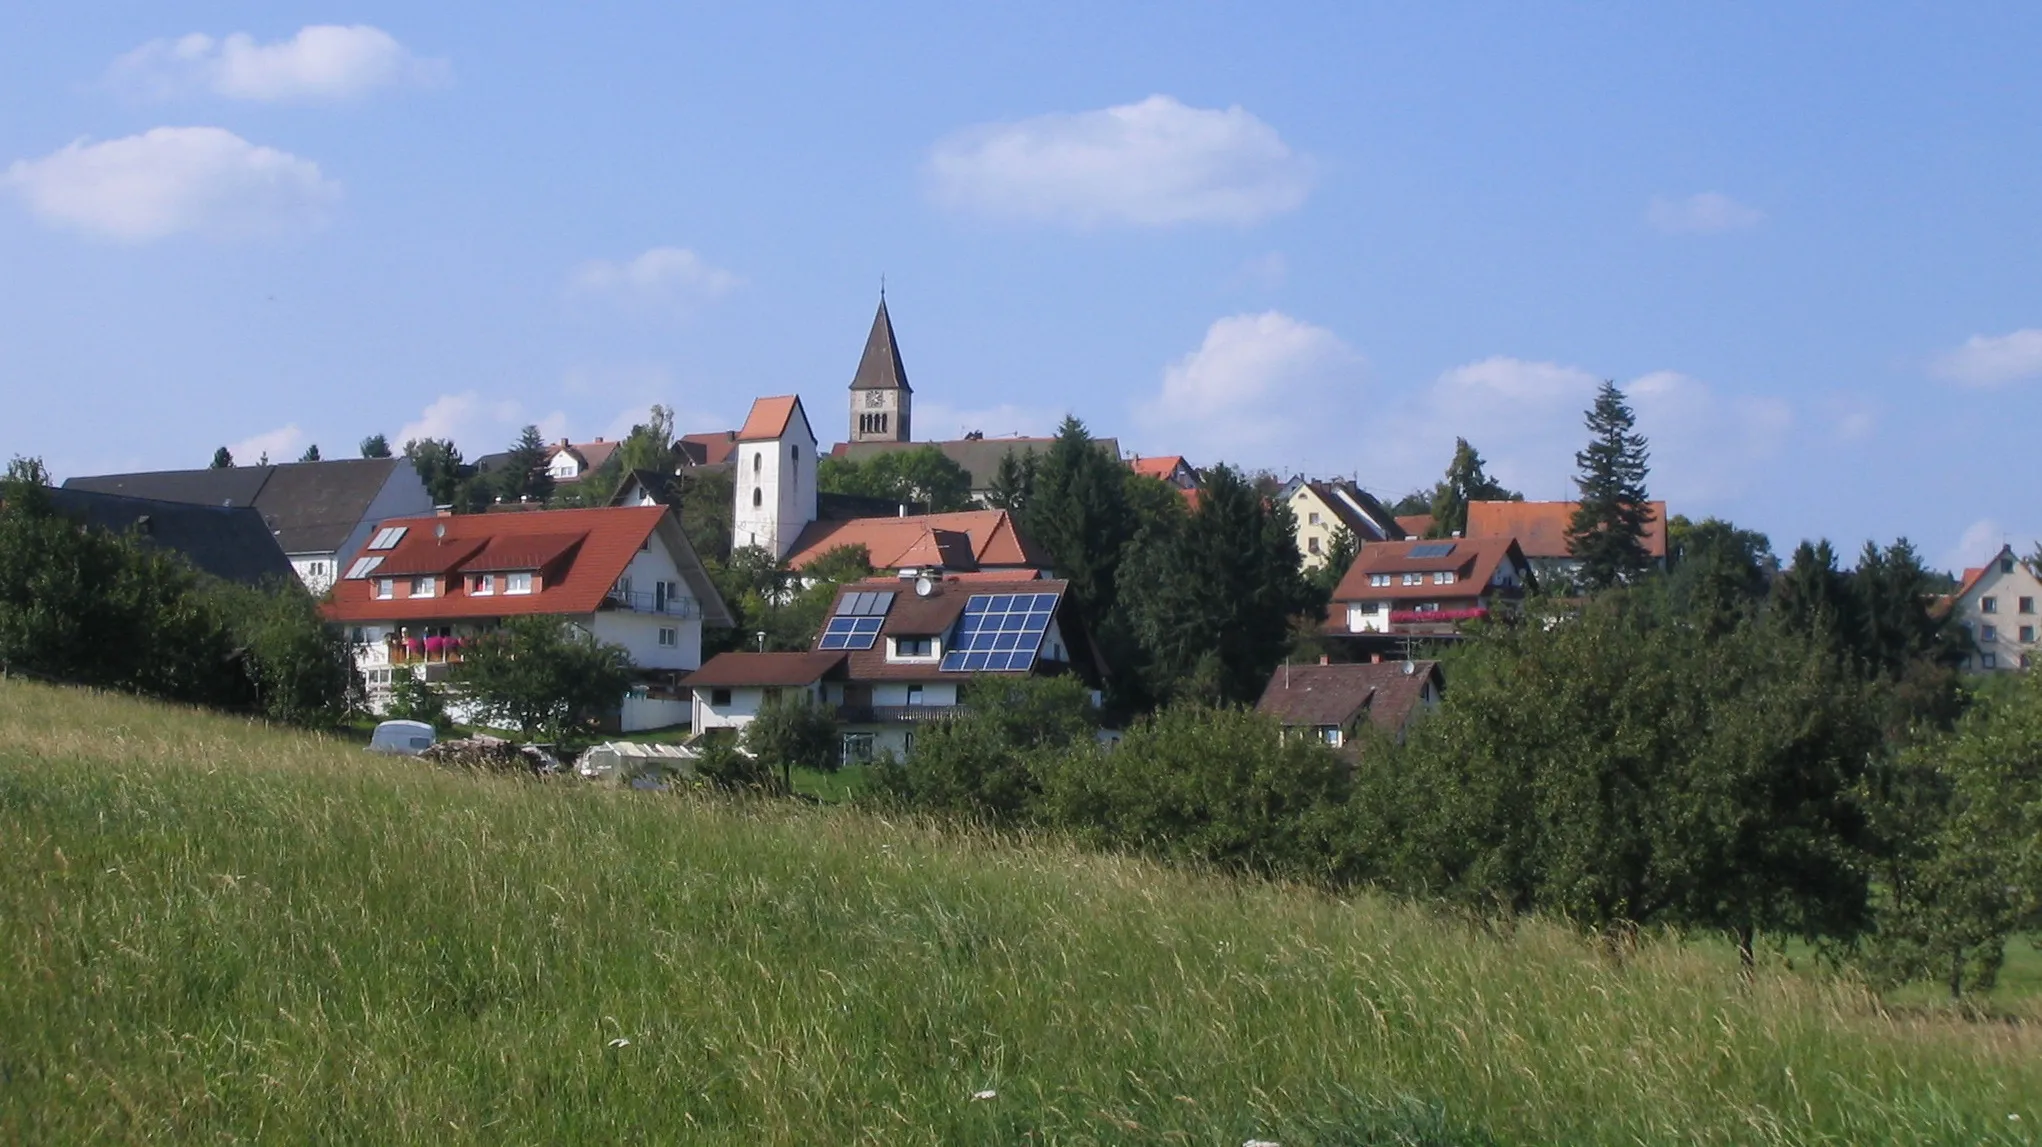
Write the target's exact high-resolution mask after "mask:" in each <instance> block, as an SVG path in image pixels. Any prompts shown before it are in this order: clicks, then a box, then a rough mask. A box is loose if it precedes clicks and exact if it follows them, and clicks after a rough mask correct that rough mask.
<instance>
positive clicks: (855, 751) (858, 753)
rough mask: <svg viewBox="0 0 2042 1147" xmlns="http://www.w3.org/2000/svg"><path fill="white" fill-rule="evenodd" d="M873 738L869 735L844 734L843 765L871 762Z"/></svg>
mask: <svg viewBox="0 0 2042 1147" xmlns="http://www.w3.org/2000/svg"><path fill="white" fill-rule="evenodd" d="M872 752H873V736H872V734H870V733H845V734H844V749H843V757H842V759H843V763H844V764H847V765H862V764H865V763H867V762H869V761H871V760H872Z"/></svg>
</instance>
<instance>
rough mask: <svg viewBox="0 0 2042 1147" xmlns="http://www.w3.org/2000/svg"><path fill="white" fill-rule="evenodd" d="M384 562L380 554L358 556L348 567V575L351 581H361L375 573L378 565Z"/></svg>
mask: <svg viewBox="0 0 2042 1147" xmlns="http://www.w3.org/2000/svg"><path fill="white" fill-rule="evenodd" d="M382 564H383V559H382V557H381V556H380V555H378V556H376V557H367V558H356V559H355V564H353V565H351V566H349V567H348V568H347V576H348V578H349V580H351V581H360V580H361V579H363V578H365V577H367V576H369V575H370V574H372V573H374V572H375V571H376V567H377V566H379V565H382Z"/></svg>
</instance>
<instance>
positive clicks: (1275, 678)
mask: <svg viewBox="0 0 2042 1147" xmlns="http://www.w3.org/2000/svg"><path fill="white" fill-rule="evenodd" d="M1443 684H1444V679H1443V677H1442V676H1441V674H1440V670H1439V662H1437V661H1379V662H1366V663H1359V664H1345V665H1286V666H1280V667H1278V668H1277V670H1276V671H1275V672H1274V673H1272V674H1270V677H1269V684H1268V685H1267V686H1266V687H1265V688H1264V689H1263V690H1262V697H1261V699H1260V700H1258V701H1257V702H1256V703H1255V711H1256V712H1258V713H1263V714H1266V715H1268V716H1270V717H1273V718H1275V719H1276V720H1277V721H1278V722H1279V723H1281V724H1283V725H1286V726H1289V727H1292V728H1320V727H1324V726H1328V725H1330V726H1334V727H1336V728H1342V729H1344V728H1346V727H1348V726H1349V725H1350V724H1352V723H1353V722H1354V721H1355V720H1356V718H1358V717H1359V716H1361V715H1362V714H1363V713H1364V712H1366V713H1367V715H1368V719H1369V721H1370V723H1372V724H1374V725H1375V726H1377V727H1378V728H1381V729H1383V730H1384V731H1386V732H1391V733H1395V732H1398V731H1400V730H1401V729H1402V728H1403V727H1404V725H1405V723H1406V722H1407V721H1409V720H1410V718H1411V715H1412V713H1414V712H1415V711H1416V710H1417V709H1418V706H1419V705H1420V703H1422V702H1423V700H1424V697H1425V687H1426V686H1427V685H1433V686H1442V685H1443Z"/></svg>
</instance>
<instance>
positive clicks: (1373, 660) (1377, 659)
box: [1368, 653, 1383, 665]
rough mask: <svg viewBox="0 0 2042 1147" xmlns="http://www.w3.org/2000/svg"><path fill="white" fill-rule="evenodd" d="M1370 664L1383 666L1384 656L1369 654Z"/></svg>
mask: <svg viewBox="0 0 2042 1147" xmlns="http://www.w3.org/2000/svg"><path fill="white" fill-rule="evenodd" d="M1368 663H1369V664H1370V665H1381V664H1382V663H1383V655H1382V654H1380V653H1371V654H1369V655H1368Z"/></svg>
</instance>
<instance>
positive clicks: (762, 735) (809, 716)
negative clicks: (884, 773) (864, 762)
mask: <svg viewBox="0 0 2042 1147" xmlns="http://www.w3.org/2000/svg"><path fill="white" fill-rule="evenodd" d="M840 744H841V742H840V738H839V737H838V735H837V719H836V715H835V714H834V713H832V712H830V710H829V707H828V706H826V705H823V704H822V703H820V702H818V701H815V700H813V699H812V698H810V697H809V695H808V693H807V692H806V691H805V690H789V691H787V692H785V693H782V694H781V695H780V696H778V697H776V698H773V699H772V700H769V701H767V702H766V703H765V704H764V705H761V706H760V707H759V711H758V714H757V715H756V716H754V717H753V718H752V720H751V723H750V724H748V725H746V726H745V729H744V747H745V749H746V750H747V751H748V752H750V753H751V754H752V757H753V759H755V760H757V761H758V762H759V763H760V764H761V765H764V766H766V767H768V768H772V767H774V766H778V768H779V769H780V776H781V779H782V781H783V783H785V785H786V786H787V788H788V789H789V790H792V789H793V787H794V770H795V769H797V768H801V769H809V770H812V771H815V772H824V773H833V772H836V771H837V766H838V765H839V764H841V763H842V761H843V754H842V751H841V748H840Z"/></svg>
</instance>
